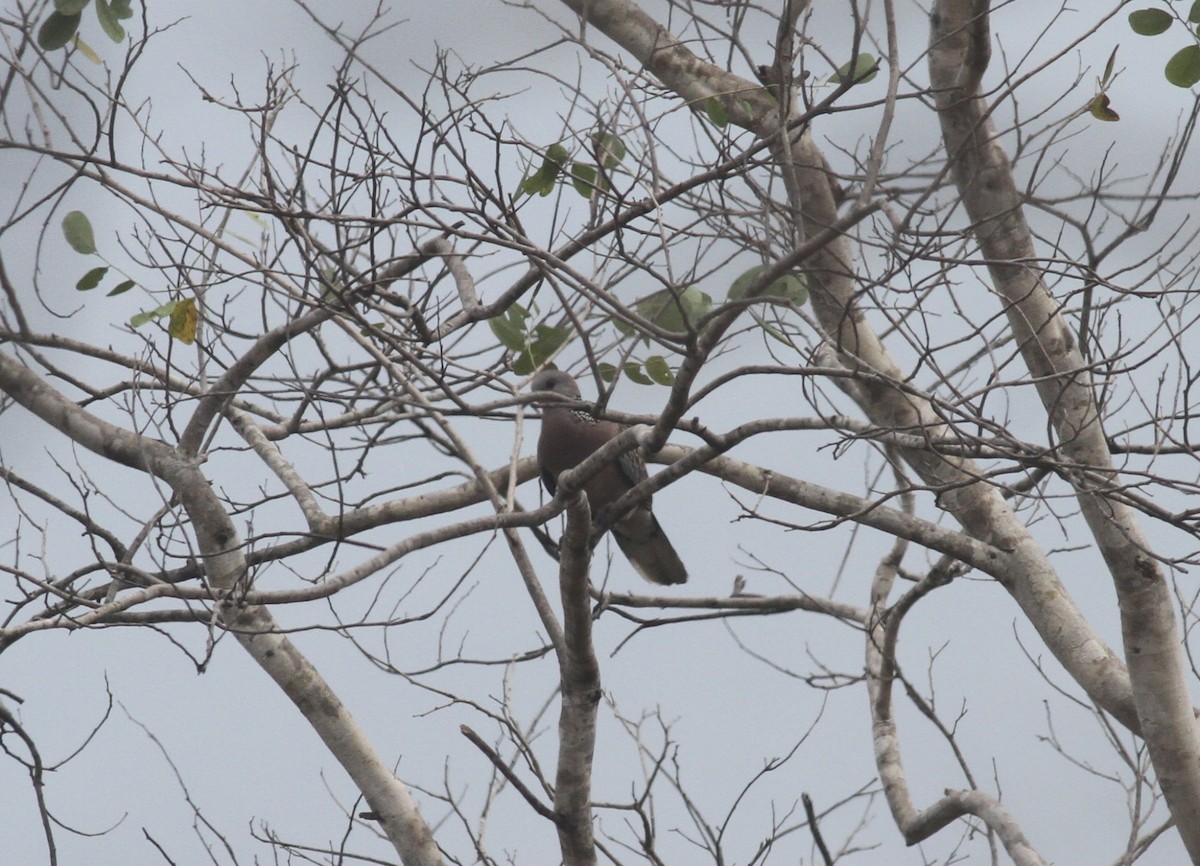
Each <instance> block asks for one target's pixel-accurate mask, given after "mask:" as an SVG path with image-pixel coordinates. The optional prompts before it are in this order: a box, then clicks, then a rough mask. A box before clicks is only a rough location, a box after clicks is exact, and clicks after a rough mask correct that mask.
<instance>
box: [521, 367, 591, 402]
mask: <svg viewBox="0 0 1200 866" xmlns="http://www.w3.org/2000/svg"><path fill="white" fill-rule="evenodd" d="M529 390H530V391H553V392H554V393H555V394H559V395H561V396H563V397H566V398H567V399H568V400H578V399H580V396H579V386H578V385H577V384H575V380H574V379H573V378H572V377H571V374H570V373H566V372H564V371H562V370H542V372H540V373H538V374H537V375H536V376H534V377H533V381H532V382H530V383H529Z"/></svg>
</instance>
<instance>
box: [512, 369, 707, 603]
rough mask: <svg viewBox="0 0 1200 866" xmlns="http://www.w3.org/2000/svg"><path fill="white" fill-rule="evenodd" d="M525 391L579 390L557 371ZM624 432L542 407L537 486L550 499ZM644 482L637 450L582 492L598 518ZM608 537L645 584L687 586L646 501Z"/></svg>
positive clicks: (570, 393) (576, 412) (575, 393)
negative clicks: (561, 482)
mask: <svg viewBox="0 0 1200 866" xmlns="http://www.w3.org/2000/svg"><path fill="white" fill-rule="evenodd" d="M530 389H531V390H533V391H552V392H554V393H555V394H559V395H561V396H563V397H566V398H568V399H571V400H578V399H580V397H579V386H578V385H577V384H576V383H575V380H574V379H573V378H571V376H570V375H569V374H567V373H564V372H563V371H562V370H543V371H542V372H540V373H538V374H537V375H536V376H534V377H533V382H531V383H530ZM623 429H624V428H623V427H622V426H621V425H620V424H617V423H616V422H613V421H605V420H603V419H600V418H596V417H594V416H593V415H591V414H590V413H588V412H585V411H583V410H581V409H572V408H569V407H567V406H564V405H562V404H559V403H547V404H544V405H543V406H542V432H541V435H540V436H539V437H538V450H537V456H538V466H539V467H540V468H541V472H542V483H543V484H545V485H546V489H547V490H548V491H549V492H550V495H551V496H553V495H554V490H555V488H556V487H557V486H558V476H559V474H560V473H562V472H566V471H567V470H568V469H574V468H575V467H576V466H578V465H579V464H580V463H582V462H583V461H584V460H586V459H587V458H588V457H590V456H591V455H592V454H593V453H594V452H595V451H596V449H598V448H600V447H601V446H602V445H604V444H605V443H606V442H608V440H610V439H612V438H613V437H615V436H617V435H619V434H620V433H621V431H622V430H623ZM646 477H647V475H646V463H645V461H644V460H643V459H642V456H641V454H639V453H638V452H637V451H636V450H632V451H626V452H625V453H623V454H621V455H620V456H618V457H617V458H616V459H614V460H613V461H612V462H610V463H609V464H607V465H606V466H604V467H603V468H602V469H601V470H600V471H599V472H597V473H596V474H595V475H593V476H592V477H591V478H590V479H589V480H588V481H587V483H586V484H584V486H583V490H584V492H585V493H586V494H587V498H588V504H589V505H590V506H591V509H592V515H593V517H603V515H604V512H605V510H606V509H607V508H608V507H609V506H611V505H612V504H613V503H614V502H616V501H617V500H618V499H620V498H621V496H622V495H623V494H624V493H626V492H627V491H628V490H630V489H632V488H633V486H634V485H635V484H637V483H638V482H639V481H644V480H645V479H646ZM612 534H613V538H615V539H616V541H617V547H619V548H621V552H622V553H624V554H625V556H626V558H628V559H629V562H630V564H632V565H633V567H634V569H635V570H636V571H637V573H638V574H640V575H641V576H642V577H644V578H645V579H646V580H648V581H650V582H651V583H658V584H663V585H670V584H675V583H683V582H684V581H686V580H687V569H686V568H684V565H683V562H682V561H681V560H680V559H679V554H678V553H676V552H675V548H674V547H672V546H671V542H670V540H669V539H668V538H667V536H666V534H665V533H664V532H663V530H662V527H661V526H659V525H658V520H656V519H655V517H654V514H653V512H652V511H651V510H650V497H649V496H647V497H646V499H645V500H644V501H642V502H639V503H637V504H636V505H635V506H634V507H633V508H631V509H630V510H629V511H627V512H626V513H625V514H623V515H622V516H621V517H620V518H619V519H618V520H617V521H616V522H615V523H614V524H613V527H612Z"/></svg>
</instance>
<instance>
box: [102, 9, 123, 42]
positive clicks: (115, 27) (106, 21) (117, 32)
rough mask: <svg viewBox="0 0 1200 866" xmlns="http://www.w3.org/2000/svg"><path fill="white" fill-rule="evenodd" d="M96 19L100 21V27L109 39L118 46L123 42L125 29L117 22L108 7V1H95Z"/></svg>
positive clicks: (115, 16) (114, 14)
mask: <svg viewBox="0 0 1200 866" xmlns="http://www.w3.org/2000/svg"><path fill="white" fill-rule="evenodd" d="M96 17H97V18H99V19H100V26H101V27H103V28H104V32H105V33H107V34H108V38H109V39H111V40H112V41H113V42H116V43H118V44H120V43H121V42H124V41H125V28H124V27H122V26H121V22H120V21H118V20H117V15H116V13H114V12H113V10H112V7H110V6H109V5H108V0H96Z"/></svg>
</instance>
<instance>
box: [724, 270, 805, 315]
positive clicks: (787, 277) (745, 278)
mask: <svg viewBox="0 0 1200 866" xmlns="http://www.w3.org/2000/svg"><path fill="white" fill-rule="evenodd" d="M766 269H767V265H765V264H764V265H755V266H754V267H752V268H751V269H750V270H748V271H746V272H745V273H743V274H742V275H741V276H740V277H738V278H737V279H736V280H734V281H733V285H731V286H730V287H729V295H728V298H729V300H731V301H736V300H739V299H741V298H743V297H745V296H746V292H748V291H750V288H751V287H752V286H753V285H754V284H755V283H756V282H758V279H759V277H760V276H761V275H762V272H763V271H765V270H766ZM755 297H759V298H766V297H771V298H785V299H786V300H789V301H791V302H792V303H793V304H795V305H796V306H800V305H802V304H803V303H804V302H805V301H807V300H808V287H807V286H806V285H805V283H804V280H803V278H801V277H799V276H797V275H796V274H784V275H783V276H782V277H779V278H778V279H777V280H775V281H774V282H773V283H771V285H769V286H767V288H766V289H764V290H763V291H761V292H759V293H758V295H756V296H755Z"/></svg>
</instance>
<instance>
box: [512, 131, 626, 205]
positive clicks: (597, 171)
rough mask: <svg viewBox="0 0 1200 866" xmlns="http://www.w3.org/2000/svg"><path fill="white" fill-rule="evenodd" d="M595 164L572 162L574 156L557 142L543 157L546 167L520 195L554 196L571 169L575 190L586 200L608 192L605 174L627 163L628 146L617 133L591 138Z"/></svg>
mask: <svg viewBox="0 0 1200 866" xmlns="http://www.w3.org/2000/svg"><path fill="white" fill-rule="evenodd" d="M591 142H592V150H593V153H594V155H595V161H594V162H585V161H583V160H574V161H572V160H571V153H570V151H568V150H567V148H566V146H565V145H564V144H562V142H556V143H554V144H552V145H550V146H549V147H548V148H546V151H545V153H543V154H542V164H541V165H540V166H539V167H538V169H537V170H536V171H534V172H532V173H530V174H526V175H525V177H524V178H523V179H522V180H521V185H520V186H519V187H518V188H517V192H518V193H519V194H520V195H541V196H547V195H550V193H552V192H554V187H555V184H557V183H558V180H559V178H560V177H562V176H563V175H564V174H565V173H566V172H567V167H568V164H569V165H570V178H571V186H572V187H574V189H575V192H577V193H579V195H581V196H583V198H585V199H591V198H592V197H593V196H594V195H595V194H596V193H597V192H601V191H603V190H604V189H605V188H606V183H605V180H604V171H601V166H603V168H604V169H605V170H606V171H607V170H612V169H614V168H616V167H617V166H618V165H620V164H621V161H622V160H624V159H625V155H626V153H627V150H626V148H625V143H624V142H622V141H621V139H620V138H619V137H618V136H617V135H616V134H614V133H611V132H595V133H592V136H591Z"/></svg>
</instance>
